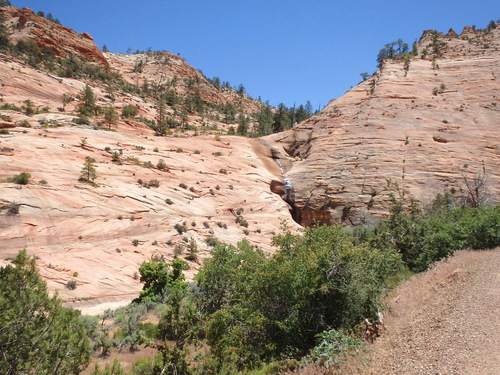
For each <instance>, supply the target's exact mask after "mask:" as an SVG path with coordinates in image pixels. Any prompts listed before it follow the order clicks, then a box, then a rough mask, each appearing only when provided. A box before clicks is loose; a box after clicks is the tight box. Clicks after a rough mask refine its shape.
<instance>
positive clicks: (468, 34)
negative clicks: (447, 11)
mask: <svg viewBox="0 0 500 375" xmlns="http://www.w3.org/2000/svg"><path fill="white" fill-rule="evenodd" d="M418 47H419V48H418V49H419V55H418V56H415V57H411V58H410V60H409V63H408V64H405V62H404V60H397V59H394V60H389V61H385V62H384V65H383V68H382V69H381V70H380V71H378V72H376V73H375V74H374V75H373V76H372V77H371V78H370V79H368V80H366V81H364V82H362V83H360V84H359V85H358V86H356V87H355V88H353V89H351V90H350V91H349V92H347V93H346V94H345V95H343V96H342V97H341V98H339V99H336V100H332V101H331V102H330V104H329V105H328V106H327V107H326V108H325V109H324V110H323V111H321V112H320V113H318V114H317V115H315V116H313V117H311V118H310V119H308V120H306V121H305V122H303V123H301V124H299V125H297V126H296V127H295V128H294V129H292V130H290V131H287V132H285V133H282V134H275V135H272V136H269V137H266V138H265V142H266V143H268V144H270V145H271V146H272V147H274V148H277V149H281V150H283V151H285V152H287V153H288V155H289V160H290V161H292V162H293V167H292V168H291V169H289V170H288V172H286V173H285V177H286V178H288V179H289V180H290V181H291V183H292V184H293V187H294V202H293V206H294V212H295V214H294V217H295V218H296V219H297V220H298V222H299V223H301V224H304V225H309V224H311V223H312V222H313V221H314V220H317V221H319V222H326V223H331V222H335V223H346V224H359V223H363V222H366V221H367V220H370V217H371V216H377V217H380V216H384V215H386V214H387V209H388V206H389V204H390V199H389V191H387V189H386V187H387V181H388V180H390V181H392V182H394V183H397V184H398V186H399V189H400V190H401V191H403V190H404V191H405V192H406V196H407V197H408V196H409V195H411V196H413V197H415V198H417V199H418V200H419V201H420V202H422V203H429V202H430V201H431V200H432V199H433V197H435V195H436V194H437V193H443V192H444V191H447V192H451V193H453V194H455V195H456V196H457V197H459V196H460V195H461V189H463V188H464V183H463V182H464V181H463V176H464V174H468V175H469V176H473V175H475V174H476V173H478V172H480V171H482V170H483V168H484V170H485V171H486V174H487V177H488V190H489V193H490V201H496V202H498V201H499V200H500V169H499V168H498V166H499V160H500V146H499V140H500V128H499V126H498V124H499V121H500V103H499V101H500V100H499V99H500V53H499V50H500V27H497V29H494V30H492V31H491V32H489V33H488V32H487V31H486V30H485V31H479V30H478V31H475V30H472V29H471V28H465V29H464V31H463V33H462V34H461V35H460V36H456V35H454V33H452V32H449V33H448V35H443V34H440V33H437V32H435V31H427V32H424V34H423V36H422V38H421V40H420V42H419V46H418ZM391 186H392V188H394V186H395V185H393V184H392V185H391Z"/></svg>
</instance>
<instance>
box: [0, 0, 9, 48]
mask: <svg viewBox="0 0 500 375" xmlns="http://www.w3.org/2000/svg"><path fill="white" fill-rule="evenodd" d="M0 1H1V0H0ZM0 7H2V4H1V3H0ZM9 46H10V42H9V34H8V33H7V26H5V16H4V15H3V14H0V50H2V49H8V48H9Z"/></svg>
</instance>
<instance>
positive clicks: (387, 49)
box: [377, 39, 408, 68]
mask: <svg viewBox="0 0 500 375" xmlns="http://www.w3.org/2000/svg"><path fill="white" fill-rule="evenodd" d="M407 52H408V44H406V43H405V42H403V40H401V39H398V40H396V41H395V42H390V43H387V44H386V45H385V46H384V48H382V49H381V50H380V51H379V53H378V55H377V63H378V67H379V68H381V67H382V64H383V62H384V60H385V59H393V58H396V57H398V56H400V55H402V54H405V53H407Z"/></svg>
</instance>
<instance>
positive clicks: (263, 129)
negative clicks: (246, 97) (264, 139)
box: [255, 104, 273, 135]
mask: <svg viewBox="0 0 500 375" xmlns="http://www.w3.org/2000/svg"><path fill="white" fill-rule="evenodd" d="M255 118H256V120H257V123H258V124H259V127H258V131H257V132H258V134H259V135H267V134H271V131H272V124H273V112H272V109H271V106H269V105H267V104H266V105H264V106H263V107H262V109H261V110H260V111H259V112H257V113H256V115H255Z"/></svg>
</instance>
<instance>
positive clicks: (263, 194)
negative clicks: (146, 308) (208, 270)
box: [0, 112, 295, 305]
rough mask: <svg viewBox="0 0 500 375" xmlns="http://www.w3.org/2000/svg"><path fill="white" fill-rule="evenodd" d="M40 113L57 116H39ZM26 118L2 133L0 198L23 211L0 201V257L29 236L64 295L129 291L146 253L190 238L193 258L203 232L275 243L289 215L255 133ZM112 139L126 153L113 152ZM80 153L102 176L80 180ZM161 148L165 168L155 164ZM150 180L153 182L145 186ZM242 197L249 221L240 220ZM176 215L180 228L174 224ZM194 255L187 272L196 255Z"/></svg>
mask: <svg viewBox="0 0 500 375" xmlns="http://www.w3.org/2000/svg"><path fill="white" fill-rule="evenodd" d="M11 115H12V116H13V117H14V120H18V119H20V118H21V116H23V115H21V114H16V113H14V112H12V113H11ZM42 118H45V119H49V118H50V119H53V120H57V121H58V123H59V124H61V125H62V126H60V127H56V128H50V127H49V128H47V127H44V126H41V125H38V124H37V121H38V120H41V119H42ZM28 120H29V121H30V122H31V123H32V124H33V127H32V128H16V129H14V130H10V134H9V135H1V136H0V137H1V138H0V150H2V152H0V166H1V167H0V180H3V182H2V183H0V206H1V207H3V208H7V206H8V205H9V204H12V203H16V204H18V205H19V211H20V213H19V215H9V214H7V210H3V211H2V212H0V238H1V242H2V245H1V249H0V258H1V259H2V263H4V262H5V259H6V258H8V257H12V256H14V255H15V254H16V253H17V252H18V251H19V249H22V248H24V247H26V248H27V249H28V252H29V253H30V254H35V255H36V256H37V257H38V261H37V264H38V266H39V267H40V269H41V274H42V276H43V277H44V278H46V279H47V280H48V285H49V287H50V289H51V290H57V291H58V292H59V293H60V295H61V296H62V298H63V299H64V300H66V301H73V300H82V299H83V300H87V299H95V298H104V299H98V300H97V302H103V301H104V302H106V301H107V302H109V301H113V300H115V299H116V300H119V299H126V298H132V297H133V296H135V295H136V293H137V292H138V291H139V290H140V289H141V285H140V283H139V281H138V280H137V270H138V267H139V266H140V264H141V263H142V262H143V261H144V260H149V259H150V258H151V256H152V255H154V256H157V257H164V258H165V259H167V260H171V259H173V257H174V255H175V252H176V248H177V249H178V250H177V251H179V252H182V254H178V256H179V257H181V258H183V257H185V256H186V255H187V254H188V249H187V247H188V243H189V241H190V240H191V239H193V240H194V241H195V242H196V243H197V246H198V250H199V253H198V257H199V261H201V260H202V259H203V258H205V257H206V256H208V249H209V248H208V246H207V245H206V244H205V240H206V239H207V238H208V237H216V238H218V239H219V240H221V241H224V242H228V243H236V242H238V241H240V240H241V239H248V240H249V241H250V242H252V243H254V244H256V245H258V246H259V247H261V248H263V249H265V250H268V251H272V247H271V246H270V241H271V238H272V236H273V233H278V232H279V228H280V226H281V221H282V220H288V222H289V223H290V224H295V223H293V221H292V220H291V218H290V214H289V211H288V206H287V204H286V203H285V202H284V201H283V200H281V198H280V197H279V196H277V195H276V194H273V193H272V192H271V191H270V189H269V184H270V181H271V180H272V179H276V178H278V177H277V176H279V169H278V168H277V167H276V166H275V165H274V164H273V161H272V159H270V153H269V152H268V150H267V149H266V148H265V147H264V146H262V145H261V144H260V143H258V142H257V141H255V140H251V139H248V138H242V137H225V136H222V137H221V138H220V140H217V139H216V138H215V137H213V136H199V137H189V138H188V137H176V138H174V137H170V138H165V137H155V136H154V135H153V133H152V131H151V130H149V129H148V128H146V127H145V126H140V125H137V124H135V125H131V124H126V123H124V122H120V124H119V125H118V129H117V131H106V130H94V129H93V128H92V127H91V126H76V125H71V124H70V123H69V122H68V116H66V115H58V114H44V115H36V116H35V117H32V118H29V119H28ZM82 139H86V143H85V144H83V145H82ZM143 148H144V149H143ZM156 148H157V149H158V151H155V149H156ZM114 151H117V152H119V153H120V158H121V160H122V162H121V163H117V162H113V161H112V160H111V156H112V153H113V152H114ZM266 154H267V155H266ZM86 157H92V158H94V159H95V160H96V170H97V179H96V180H95V182H96V183H97V184H98V185H99V186H97V187H93V186H91V185H89V184H86V183H83V182H79V181H78V178H79V176H80V172H81V170H82V167H83V162H84V160H85V158H86ZM160 159H163V160H164V162H165V163H166V165H167V169H166V170H160V169H158V168H157V167H156V165H157V163H158V161H159V160H160ZM149 162H151V164H150V165H151V166H150V167H149V166H147V164H148V163H149ZM145 164H146V166H145ZM266 166H267V167H266ZM268 168H269V170H270V171H269V170H268ZM21 172H29V173H30V174H31V182H30V183H29V184H28V185H16V184H14V183H9V182H5V180H6V179H7V178H8V177H12V176H14V175H15V174H19V173H21ZM139 179H141V180H142V181H143V184H142V185H141V184H139V183H138V180H139ZM151 180H158V182H159V184H160V186H159V187H146V186H144V185H149V182H150V181H151ZM238 208H241V209H243V211H242V213H241V216H242V217H243V218H244V220H246V222H247V223H248V227H247V228H246V227H244V226H242V225H239V224H237V223H236V222H235V221H236V216H237V213H236V210H237V209H238ZM177 224H178V225H180V226H183V225H184V226H185V230H186V231H185V232H184V233H182V234H179V233H178V231H177V229H176V227H175V226H176V225H177ZM183 230H184V229H181V231H183ZM134 240H138V242H137V246H134V244H133V241H134ZM190 264H191V268H190V270H189V271H188V274H189V275H193V274H194V273H195V272H196V269H197V268H198V267H199V262H190ZM71 279H75V280H76V281H77V288H76V290H73V291H70V290H68V289H66V288H65V285H66V283H67V282H68V280H71ZM97 302H96V301H90V302H87V303H86V305H91V304H95V303H97Z"/></svg>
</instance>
